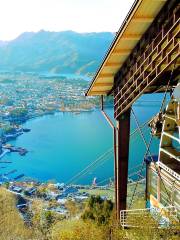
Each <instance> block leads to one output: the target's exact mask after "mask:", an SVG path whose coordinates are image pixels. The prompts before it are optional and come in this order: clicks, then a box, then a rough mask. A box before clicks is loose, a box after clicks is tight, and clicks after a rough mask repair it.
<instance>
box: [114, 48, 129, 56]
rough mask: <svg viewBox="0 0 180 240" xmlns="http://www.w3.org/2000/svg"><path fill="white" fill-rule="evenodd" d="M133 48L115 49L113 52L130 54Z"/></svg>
mask: <svg viewBox="0 0 180 240" xmlns="http://www.w3.org/2000/svg"><path fill="white" fill-rule="evenodd" d="M131 51H132V49H116V48H115V49H114V51H113V52H112V54H118V55H128V54H130V53H131Z"/></svg>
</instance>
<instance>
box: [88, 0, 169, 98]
mask: <svg viewBox="0 0 180 240" xmlns="http://www.w3.org/2000/svg"><path fill="white" fill-rule="evenodd" d="M166 1H167V0H136V1H135V2H134V4H133V6H132V7H131V9H130V11H129V13H128V15H127V17H126V18H125V20H124V22H123V24H122V26H121V27H120V29H119V31H118V32H117V34H116V36H115V39H114V40H113V42H112V44H111V46H110V48H109V50H108V52H107V54H106V56H105V58H104V60H103V62H102V64H101V66H100V67H99V69H98V71H97V73H96V75H95V77H94V78H93V80H92V82H91V84H90V87H89V89H88V91H87V92H86V95H87V96H93V95H107V93H108V92H109V91H110V90H111V89H112V87H113V84H114V76H115V74H116V73H117V72H118V70H119V69H120V68H121V66H122V65H123V63H124V62H125V61H126V59H127V58H128V56H129V55H130V53H131V52H132V50H133V49H134V47H135V46H136V44H137V43H138V42H139V40H140V39H141V37H142V36H143V34H144V33H145V32H146V30H147V29H148V27H149V26H150V25H151V23H152V22H153V21H154V19H155V18H156V16H157V15H158V13H159V11H160V10H161V8H162V7H163V6H164V4H165V3H166Z"/></svg>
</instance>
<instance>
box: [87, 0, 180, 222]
mask: <svg viewBox="0 0 180 240" xmlns="http://www.w3.org/2000/svg"><path fill="white" fill-rule="evenodd" d="M179 7H180V5H179V3H178V1H176V0H136V1H135V2H134V4H133V6H132V8H131V9H130V11H129V13H128V15H127V17H126V18H125V20H124V22H123V24H122V26H121V27H120V29H119V31H118V32H117V34H116V36H115V38H114V40H113V42H112V44H111V46H110V48H109V49H108V51H107V54H106V55H105V57H104V59H103V61H102V64H101V65H100V67H99V69H98V71H97V72H96V74H95V77H94V78H93V80H92V82H91V84H90V86H89V89H88V90H87V92H86V96H101V99H102V109H101V110H102V113H103V115H104V116H105V118H106V119H107V121H108V122H109V123H110V125H111V127H112V129H113V133H114V159H115V160H114V175H115V202H116V210H117V218H119V217H120V212H121V211H123V210H125V209H126V198H127V182H128V154H129V136H130V114H131V113H132V110H131V106H132V104H133V103H134V102H135V101H136V100H137V99H138V98H139V97H140V96H141V95H142V94H145V93H160V92H162V93H163V92H167V91H172V90H173V88H174V86H176V85H177V84H178V81H179V60H180V44H179V36H180V28H179V21H180V19H179V16H180V9H179ZM176 91H177V90H176ZM109 95H113V97H114V118H115V120H116V126H115V125H114V124H113V122H112V121H111V120H110V118H109V117H108V115H107V114H106V112H105V111H104V108H103V96H109ZM174 102H176V103H174V104H175V105H176V110H175V112H173V114H174V116H175V114H178V115H176V116H177V118H176V120H175V121H176V122H177V124H176V123H173V131H174V130H175V129H176V130H177V129H178V131H179V112H180V110H179V102H178V101H176V100H175V101H174ZM171 104H172V103H170V105H171ZM170 105H169V107H170ZM166 113H167V114H166V115H168V109H167V111H166ZM164 117H165V118H167V116H164ZM172 118H173V117H172ZM172 121H173V120H172ZM168 124H172V122H171V120H170V123H168ZM165 126H166V125H165V122H163V130H165V132H166V133H165V134H164V133H163V134H162V135H161V141H160V142H161V143H160V152H159V158H158V161H157V163H156V162H153V161H152V163H149V164H148V174H147V182H148V186H147V188H148V190H147V191H149V192H148V193H147V194H146V196H147V201H149V204H151V205H154V206H156V207H158V206H163V205H164V206H166V205H165V204H164V201H163V200H162V199H163V198H162V197H160V195H163V193H164V191H163V188H165V189H166V188H169V189H170V188H171V187H172V183H173V181H175V185H176V189H177V190H175V192H174V194H175V195H173V194H172V193H171V198H172V201H171V204H175V205H176V208H177V209H178V210H179V209H180V200H177V199H180V198H179V193H177V192H176V191H179V190H180V185H179V177H180V175H179V174H180V173H179V170H178V169H179V151H175V150H174V148H173V145H172V139H173V140H174V139H175V137H173V136H172V135H171V131H170V130H171V129H170V128H169V129H166V128H165ZM164 139H165V140H164ZM176 140H178V142H179V136H177V137H176ZM176 140H175V141H176ZM165 141H167V142H166V146H164V145H163V142H165ZM168 144H169V145H168ZM168 147H169V148H168ZM172 165H173V167H172ZM175 166H178V167H175ZM172 168H173V169H172ZM150 169H151V170H150ZM155 169H156V175H155V176H154V177H153V176H152V175H153V171H154V170H155ZM157 169H158V173H157ZM172 170H173V171H174V172H173V174H172ZM162 178H163V179H164V184H163V185H162V184H160V181H161V182H162ZM165 178H166V179H167V178H168V179H171V186H169V185H168V184H169V182H168V181H166V182H165ZM153 179H155V180H153ZM153 181H155V182H154V183H153ZM150 186H153V187H154V188H152V187H150ZM172 195H173V196H172ZM169 197H170V196H169ZM169 197H168V198H169ZM173 197H174V198H173ZM175 198H176V200H175ZM152 199H153V200H152ZM168 204H169V203H168Z"/></svg>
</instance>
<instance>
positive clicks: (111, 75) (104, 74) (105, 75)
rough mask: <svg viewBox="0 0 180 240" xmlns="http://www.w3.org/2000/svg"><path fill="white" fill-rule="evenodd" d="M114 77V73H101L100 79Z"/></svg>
mask: <svg viewBox="0 0 180 240" xmlns="http://www.w3.org/2000/svg"><path fill="white" fill-rule="evenodd" d="M113 76H114V74H112V73H100V74H99V76H98V77H99V78H106V77H113Z"/></svg>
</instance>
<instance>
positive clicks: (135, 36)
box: [121, 34, 142, 40]
mask: <svg viewBox="0 0 180 240" xmlns="http://www.w3.org/2000/svg"><path fill="white" fill-rule="evenodd" d="M141 37H142V35H140V34H124V35H123V36H122V37H121V39H122V40H140V39H141Z"/></svg>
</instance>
